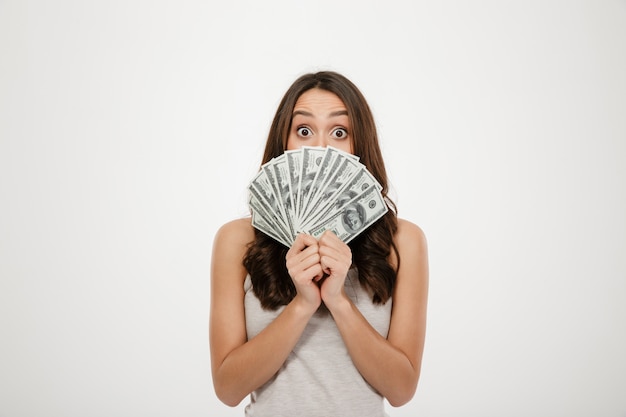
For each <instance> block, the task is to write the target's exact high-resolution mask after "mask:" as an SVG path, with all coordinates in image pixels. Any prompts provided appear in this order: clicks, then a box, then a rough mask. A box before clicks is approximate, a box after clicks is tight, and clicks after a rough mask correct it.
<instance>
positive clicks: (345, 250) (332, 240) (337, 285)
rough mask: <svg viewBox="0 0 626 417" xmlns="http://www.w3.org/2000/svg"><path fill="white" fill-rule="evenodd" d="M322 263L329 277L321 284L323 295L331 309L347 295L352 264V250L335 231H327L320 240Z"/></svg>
mask: <svg viewBox="0 0 626 417" xmlns="http://www.w3.org/2000/svg"><path fill="white" fill-rule="evenodd" d="M318 245H319V249H318V253H319V255H320V265H321V266H322V271H323V272H324V274H326V275H327V277H325V278H324V280H323V282H322V285H321V296H322V300H323V301H324V304H326V307H328V308H329V309H332V306H333V305H334V304H336V303H337V302H339V301H341V300H342V299H343V298H344V297H346V295H345V292H344V287H343V286H344V282H345V280H346V276H347V275H348V270H349V269H350V267H351V266H352V250H350V247H349V246H348V245H347V244H345V243H344V242H343V241H342V240H341V239H339V238H338V237H337V235H335V234H334V233H333V232H331V231H326V232H324V234H322V236H321V237H320V238H319V241H318Z"/></svg>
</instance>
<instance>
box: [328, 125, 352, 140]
mask: <svg viewBox="0 0 626 417" xmlns="http://www.w3.org/2000/svg"><path fill="white" fill-rule="evenodd" d="M331 135H332V136H333V137H334V138H336V139H345V138H346V137H347V136H348V131H347V130H346V129H344V128H343V127H338V128H337V129H335V130H333V132H332V134H331Z"/></svg>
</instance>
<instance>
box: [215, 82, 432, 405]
mask: <svg viewBox="0 0 626 417" xmlns="http://www.w3.org/2000/svg"><path fill="white" fill-rule="evenodd" d="M305 145H306V146H322V147H325V146H332V147H335V148H338V149H341V150H343V151H346V152H349V153H351V154H354V155H357V156H358V157H359V158H360V162H361V163H362V164H364V165H365V166H366V167H367V169H368V171H369V172H370V173H372V175H373V176H374V177H375V178H376V179H377V180H378V181H379V182H380V184H381V185H382V187H383V188H382V191H381V193H382V195H383V197H385V200H386V202H387V205H388V206H389V208H390V210H389V211H388V212H387V213H386V214H385V215H384V216H383V217H382V218H380V219H379V220H378V221H376V222H375V223H374V224H372V225H371V226H370V227H368V228H367V229H366V230H365V231H363V232H362V233H361V234H360V235H359V236H358V237H356V238H355V239H354V240H352V241H350V243H349V244H345V243H343V241H341V240H340V239H339V238H338V237H337V236H336V235H334V234H333V233H332V232H330V231H327V232H325V233H324V234H323V235H322V236H321V237H320V238H319V239H315V238H313V237H312V236H310V235H307V234H299V235H298V236H297V237H296V239H295V242H294V243H293V245H292V246H291V247H290V248H287V247H285V246H284V245H282V244H280V243H278V242H276V241H275V240H274V239H272V238H270V237H268V236H267V235H265V234H263V233H262V232H260V231H258V230H256V229H254V228H253V227H252V225H251V219H250V218H243V219H238V220H234V221H231V222H229V223H227V224H225V225H224V226H222V227H221V228H220V229H219V231H218V232H217V234H216V236H215V241H214V246H213V256H212V266H211V312H210V330H209V333H210V335H209V336H210V347H211V364H212V376H213V385H214V387H215V392H216V394H217V396H218V397H219V398H220V400H221V401H223V402H224V403H225V404H228V405H230V406H235V405H237V404H239V403H240V402H241V401H242V400H243V399H244V398H245V397H246V396H248V395H250V403H249V405H248V406H247V407H246V415H248V416H256V417H277V416H299V417H309V416H342V417H349V416H358V417H370V416H371V417H382V416H385V415H386V414H385V411H384V405H383V398H386V399H387V400H388V402H389V403H390V404H391V405H393V406H400V405H403V404H405V403H407V402H408V401H409V400H410V399H411V398H412V397H413V395H414V393H415V390H416V387H417V382H418V379H419V376H420V368H421V361H422V352H423V347H424V335H425V329H426V303H427V295H428V258H427V248H426V240H425V237H424V234H423V233H422V231H421V230H420V228H419V227H418V226H416V225H414V224H412V223H410V222H408V221H406V220H401V219H398V218H397V217H396V211H395V206H394V204H393V203H392V202H391V201H390V200H389V199H388V198H387V192H388V184H387V174H386V172H385V165H384V163H383V160H382V156H381V151H380V148H379V144H378V138H377V132H376V127H375V124H374V120H373V117H372V113H371V111H370V109H369V106H368V104H367V102H366V101H365V99H364V97H363V95H362V94H361V92H360V91H359V90H358V89H357V87H356V86H355V85H354V84H353V83H352V82H351V81H349V80H348V79H347V78H345V77H344V76H342V75H340V74H337V73H335V72H319V73H314V74H307V75H304V76H302V77H300V78H299V79H297V80H296V81H295V82H294V84H293V85H292V86H291V87H290V88H289V89H288V91H287V92H286V94H285V96H284V97H283V99H282V101H281V103H280V105H279V107H278V110H277V112H276V115H275V117H274V121H273V123H272V125H271V128H270V132H269V136H268V140H267V144H266V147H265V153H264V156H263V161H262V163H265V162H268V161H270V160H271V159H272V158H274V157H276V156H279V155H281V154H282V153H284V152H285V151H286V150H291V149H298V148H300V147H302V146H305Z"/></svg>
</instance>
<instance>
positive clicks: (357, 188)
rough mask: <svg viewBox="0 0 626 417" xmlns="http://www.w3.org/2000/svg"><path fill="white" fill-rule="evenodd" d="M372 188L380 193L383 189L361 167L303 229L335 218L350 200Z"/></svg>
mask: <svg viewBox="0 0 626 417" xmlns="http://www.w3.org/2000/svg"><path fill="white" fill-rule="evenodd" d="M372 186H373V187H375V188H376V189H377V190H378V191H380V190H382V188H383V187H382V186H381V185H380V183H379V182H378V181H377V180H376V178H374V176H373V175H372V174H371V173H370V172H369V171H368V170H367V169H365V167H363V166H361V169H359V170H357V172H356V174H355V175H353V176H351V177H350V178H349V179H348V182H347V183H345V184H343V185H342V186H341V188H340V189H339V190H338V191H337V192H335V193H334V194H333V196H332V199H329V202H328V203H327V204H326V205H325V206H324V207H321V208H320V209H318V211H317V213H316V214H314V215H312V216H311V217H310V218H308V219H307V221H306V222H303V225H302V228H303V229H306V228H307V227H308V228H310V227H311V226H314V225H315V224H316V223H317V222H319V221H321V220H323V219H326V218H329V217H331V216H333V215H334V214H335V213H336V212H338V211H341V210H342V209H343V207H344V206H345V205H346V204H348V202H349V201H350V200H352V199H353V198H355V197H356V196H358V195H360V194H361V193H363V192H364V191H365V190H367V189H368V188H370V187H372ZM381 198H382V197H381Z"/></svg>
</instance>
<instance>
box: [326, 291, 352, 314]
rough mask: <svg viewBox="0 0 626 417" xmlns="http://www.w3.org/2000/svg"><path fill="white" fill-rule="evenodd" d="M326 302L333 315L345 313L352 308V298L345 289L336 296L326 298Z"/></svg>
mask: <svg viewBox="0 0 626 417" xmlns="http://www.w3.org/2000/svg"><path fill="white" fill-rule="evenodd" d="M324 304H325V305H326V308H328V311H330V313H331V314H332V315H333V316H335V315H339V314H343V313H344V312H347V311H350V310H351V309H352V300H350V298H348V296H347V295H346V293H345V292H344V291H341V293H340V294H338V295H337V296H336V297H333V298H329V299H324Z"/></svg>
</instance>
